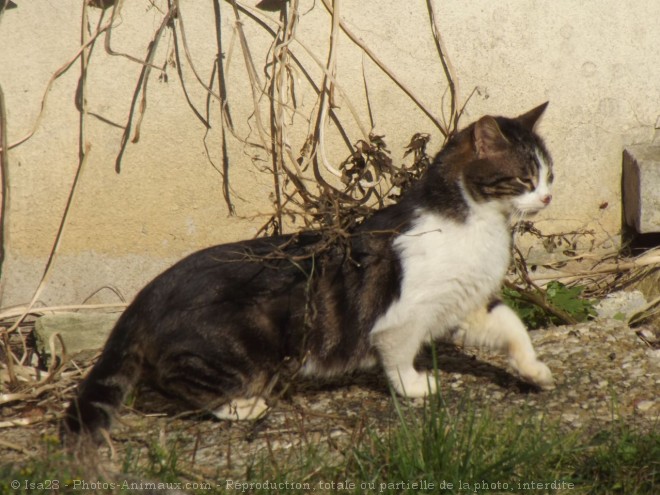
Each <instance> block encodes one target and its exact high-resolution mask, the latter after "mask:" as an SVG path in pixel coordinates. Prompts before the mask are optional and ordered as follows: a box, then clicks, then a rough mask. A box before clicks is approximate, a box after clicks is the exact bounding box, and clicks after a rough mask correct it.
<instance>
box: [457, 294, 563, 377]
mask: <svg viewBox="0 0 660 495" xmlns="http://www.w3.org/2000/svg"><path fill="white" fill-rule="evenodd" d="M456 340H458V342H459V343H462V344H463V345H465V346H477V347H489V348H491V349H494V350H498V351H504V352H506V353H507V355H508V358H509V364H510V365H511V367H512V368H513V369H514V371H515V372H516V373H517V374H518V375H519V376H520V378H522V379H523V380H525V381H526V382H529V383H532V384H534V385H536V386H538V387H539V388H542V389H545V390H549V389H552V388H554V386H555V382H554V379H553V377H552V373H551V371H550V369H549V368H548V367H547V366H546V365H545V364H544V363H542V362H541V361H539V360H538V359H537V357H536V352H535V351H534V347H533V346H532V341H531V339H530V338H529V334H528V333H527V328H525V325H524V324H523V322H522V321H521V320H520V318H519V317H518V315H517V314H516V313H515V312H514V311H513V310H512V309H511V308H509V307H508V306H506V305H505V304H503V303H502V302H501V301H495V302H494V303H492V304H490V305H488V307H484V308H481V309H480V310H478V311H476V312H475V313H473V314H471V315H470V316H469V317H468V319H467V320H466V321H465V322H464V323H463V324H462V325H461V328H460V330H459V332H458V334H457V339H456Z"/></svg>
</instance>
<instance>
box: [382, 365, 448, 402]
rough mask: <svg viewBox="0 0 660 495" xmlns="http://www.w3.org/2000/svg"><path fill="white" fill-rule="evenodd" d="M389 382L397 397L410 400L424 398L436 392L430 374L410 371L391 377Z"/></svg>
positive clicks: (435, 385) (435, 386) (434, 382)
mask: <svg viewBox="0 0 660 495" xmlns="http://www.w3.org/2000/svg"><path fill="white" fill-rule="evenodd" d="M390 381H391V383H392V385H393V386H394V390H396V392H397V393H398V394H399V395H401V396H403V397H408V398H411V399H413V398H416V397H426V396H427V395H429V394H434V393H436V391H437V382H436V379H435V377H434V376H433V374H432V373H418V372H417V371H412V372H408V373H405V374H401V375H399V374H397V375H396V376H391V377H390Z"/></svg>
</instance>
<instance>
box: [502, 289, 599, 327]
mask: <svg viewBox="0 0 660 495" xmlns="http://www.w3.org/2000/svg"><path fill="white" fill-rule="evenodd" d="M583 290H584V289H583V287H580V286H579V285H576V286H572V287H568V286H566V285H564V284H562V283H561V282H557V281H553V282H550V283H549V284H548V285H547V287H546V288H545V290H543V289H535V291H536V292H535V293H534V294H532V295H533V296H534V297H529V294H524V293H523V292H521V291H520V290H517V289H514V288H512V287H504V288H503V290H502V299H503V300H504V302H505V303H506V304H507V305H508V306H509V307H511V308H512V309H513V310H515V311H516V312H517V313H518V315H519V316H520V318H521V319H522V320H523V322H524V323H525V324H526V325H527V327H528V328H532V329H534V328H540V327H544V326H547V325H550V324H552V325H560V324H563V323H565V321H563V320H562V319H561V318H559V317H558V316H557V315H558V314H565V315H568V316H569V317H570V318H572V319H573V320H574V321H575V322H582V321H586V320H588V319H589V318H592V317H594V316H595V315H596V310H595V308H594V304H595V303H596V301H594V300H592V299H587V298H584V297H583V296H582V292H583ZM535 301H542V302H543V304H538V303H537V302H535ZM550 309H554V310H555V311H550Z"/></svg>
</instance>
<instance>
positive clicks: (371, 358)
mask: <svg viewBox="0 0 660 495" xmlns="http://www.w3.org/2000/svg"><path fill="white" fill-rule="evenodd" d="M544 109H545V105H541V106H540V107H537V108H535V109H533V110H531V111H530V112H527V113H526V114H523V115H521V116H520V117H517V118H515V119H508V118H504V117H489V116H487V117H483V118H482V119H480V120H478V121H477V122H475V123H473V124H472V125H470V126H468V127H467V128H465V129H464V130H462V131H461V132H459V133H457V134H456V135H454V136H453V137H452V138H451V139H450V140H449V141H448V143H447V145H446V146H445V147H444V148H443V150H442V151H441V152H440V153H439V154H438V155H437V157H436V158H435V160H434V162H433V164H432V165H431V166H430V167H429V169H428V170H427V172H426V173H425V175H424V176H423V177H422V178H421V179H420V180H419V181H418V182H417V183H416V184H414V185H413V186H412V187H411V189H410V190H409V191H407V192H406V193H405V194H404V196H403V197H402V199H401V200H400V201H399V202H398V203H397V204H395V205H392V206H389V207H387V208H383V209H382V210H379V211H377V212H376V213H374V214H373V215H372V216H371V217H370V218H369V219H367V220H366V221H365V222H364V223H363V224H362V225H360V226H359V227H357V228H356V229H355V230H353V231H352V232H350V233H348V235H347V236H340V237H337V238H332V233H323V232H303V233H299V234H294V235H288V236H280V237H271V238H263V239H255V240H250V241H243V242H238V243H233V244H223V245H220V246H214V247H211V248H208V249H205V250H202V251H199V252H197V253H194V254H192V255H190V256H188V257H187V258H185V259H183V260H181V261H180V262H178V263H177V264H175V265H174V266H172V267H171V268H170V269H168V270H166V271H165V272H164V273H162V274H161V275H159V276H158V277H156V278H155V279H154V280H153V281H151V282H150V283H149V284H148V285H147V286H146V287H145V288H144V289H142V291H140V293H139V294H138V295H137V296H136V298H135V300H134V301H133V302H132V304H131V305H130V306H129V307H128V308H127V309H126V311H125V313H124V314H123V315H122V317H121V318H120V319H119V321H118V322H117V325H116V326H115V328H114V330H113V331H112V333H111V335H110V337H109V338H108V341H107V343H106V346H105V349H104V351H103V353H102V355H101V357H100V359H99V360H98V362H97V363H96V364H95V366H94V367H93V369H92V370H91V372H90V374H89V375H88V376H87V378H86V379H85V380H84V381H83V382H82V384H81V385H80V387H79V388H78V391H77V395H76V397H75V398H74V400H73V401H72V402H71V404H70V405H69V408H68V409H67V412H66V416H65V422H64V428H63V431H64V432H73V433H81V432H82V433H90V434H92V435H98V433H99V432H100V431H101V430H102V429H107V428H108V427H109V426H110V423H111V419H112V417H113V415H114V413H115V411H116V409H117V408H118V407H119V406H120V404H121V403H122V401H123V400H124V397H125V396H126V394H127V393H128V391H129V390H130V389H131V388H132V387H134V386H135V385H137V384H138V383H146V384H148V385H150V386H152V387H154V388H156V389H158V390H160V391H162V392H163V393H164V394H166V395H168V396H171V397H172V398H174V399H176V400H179V401H182V402H183V403H185V404H187V406H188V407H190V408H193V409H203V410H207V411H211V412H216V414H217V416H218V417H221V418H228V417H234V418H235V419H236V418H240V417H241V416H243V417H245V416H250V415H251V413H253V412H255V411H258V414H261V413H262V412H263V411H264V410H265V407H266V406H265V404H266V403H265V401H264V399H266V398H267V397H268V395H269V393H270V392H271V391H272V390H273V388H274V387H276V386H277V381H278V380H280V381H281V380H283V379H284V380H288V379H289V378H288V377H290V376H291V375H292V374H295V373H297V372H301V373H304V374H307V375H310V376H332V375H337V374H342V373H348V372H351V371H353V370H356V369H360V368H365V367H369V366H372V365H374V364H377V363H379V362H380V364H381V365H382V366H383V368H384V370H385V372H386V374H387V376H388V378H389V380H390V382H391V383H392V386H393V387H394V388H395V389H396V390H397V391H398V392H400V393H401V394H403V395H407V396H422V395H425V394H426V393H429V392H432V391H433V383H432V381H430V380H429V379H428V377H427V376H426V374H424V373H419V372H418V371H417V370H415V368H414V367H413V360H414V358H415V355H416V354H417V352H418V351H419V349H420V347H421V346H422V345H423V344H424V342H427V341H429V340H431V339H434V338H448V337H451V336H454V337H455V338H458V337H460V338H461V339H462V340H463V341H464V342H466V343H470V344H475V345H489V346H491V347H495V348H498V349H502V350H504V351H505V352H507V353H508V354H509V357H510V362H511V366H512V368H513V370H514V371H515V372H516V373H518V374H519V375H520V376H521V377H522V378H523V379H525V380H528V381H530V382H531V383H534V384H536V385H538V386H540V387H543V388H549V387H551V386H552V375H551V373H550V371H549V370H548V369H547V367H546V366H545V365H543V363H540V362H539V361H538V360H537V359H536V355H535V354H534V350H533V348H532V347H531V343H530V341H529V337H528V336H527V333H526V331H525V328H524V326H523V325H522V323H521V322H520V320H519V319H518V318H517V317H516V316H515V314H514V313H513V312H512V311H510V310H509V309H508V308H506V306H504V305H502V304H501V303H499V302H498V301H497V300H496V295H497V292H498V291H499V288H500V285H501V283H502V279H503V277H504V275H505V273H506V270H507V267H508V265H509V262H510V248H511V235H510V231H509V219H510V217H511V215H514V214H516V215H517V214H530V213H535V212H537V211H539V210H540V209H542V208H544V207H545V206H547V204H548V203H549V202H550V199H551V196H550V185H551V182H552V161H551V159H550V156H549V154H548V152H547V150H546V148H545V146H544V145H543V142H542V141H541V139H540V138H539V137H538V136H537V135H536V134H535V133H534V132H533V128H534V125H535V124H536V122H537V120H538V119H539V117H540V116H541V114H542V113H543V111H544Z"/></svg>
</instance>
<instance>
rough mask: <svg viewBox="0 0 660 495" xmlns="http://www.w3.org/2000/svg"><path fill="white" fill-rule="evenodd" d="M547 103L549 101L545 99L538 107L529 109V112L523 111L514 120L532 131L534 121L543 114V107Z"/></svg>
mask: <svg viewBox="0 0 660 495" xmlns="http://www.w3.org/2000/svg"><path fill="white" fill-rule="evenodd" d="M548 103H550V102H549V101H546V102H545V103H543V104H541V105H539V106H538V107H536V108H533V109H531V110H530V111H529V112H527V113H523V114H522V115H520V116H518V117H516V120H517V121H518V122H519V123H520V125H522V126H523V127H524V128H525V129H528V130H530V131H533V130H534V126H535V125H536V122H537V121H538V120H539V119H540V118H541V115H543V112H544V111H545V108H546V107H547V106H548Z"/></svg>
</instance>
